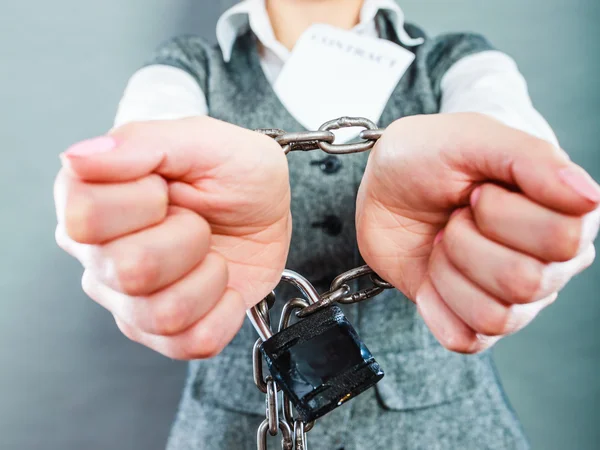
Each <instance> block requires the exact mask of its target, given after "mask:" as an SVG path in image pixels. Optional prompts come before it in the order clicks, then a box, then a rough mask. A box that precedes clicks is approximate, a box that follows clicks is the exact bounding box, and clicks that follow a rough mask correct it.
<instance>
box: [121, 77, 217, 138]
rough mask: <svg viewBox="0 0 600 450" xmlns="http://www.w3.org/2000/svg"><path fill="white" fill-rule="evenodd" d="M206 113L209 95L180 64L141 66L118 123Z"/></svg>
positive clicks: (125, 99)
mask: <svg viewBox="0 0 600 450" xmlns="http://www.w3.org/2000/svg"><path fill="white" fill-rule="evenodd" d="M206 114H208V106H207V103H206V96H205V95H204V93H203V92H202V89H201V88H200V86H199V85H198V83H197V81H196V80H195V79H194V77H192V76H191V75H190V74H189V73H187V72H186V71H184V70H181V69H178V68H176V67H171V66H165V65H153V66H147V67H144V68H143V69H140V70H139V71H137V72H136V73H135V74H134V75H133V76H132V77H131V78H130V80H129V82H128V84H127V88H126V89H125V93H124V94H123V97H122V99H121V101H120V103H119V108H118V111H117V115H116V118H115V123H114V126H115V127H119V126H121V125H124V124H126V123H129V122H137V121H145V120H170V119H181V118H184V117H191V116H203V115H206Z"/></svg>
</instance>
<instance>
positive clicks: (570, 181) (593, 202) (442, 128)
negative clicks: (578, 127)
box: [383, 113, 600, 214]
mask: <svg viewBox="0 0 600 450" xmlns="http://www.w3.org/2000/svg"><path fill="white" fill-rule="evenodd" d="M433 125H434V126H435V129H436V132H435V133H431V127H432V122H431V119H429V120H424V119H423V118H419V117H418V116H416V117H408V118H404V119H400V120H398V121H396V122H394V124H393V125H392V126H391V127H390V130H392V132H389V131H388V132H386V133H387V135H388V136H386V135H385V134H384V136H383V138H384V139H392V140H394V138H395V137H396V138H397V137H398V136H401V137H402V139H396V140H398V143H397V144H396V145H394V143H393V142H392V143H391V146H394V147H397V150H398V151H402V150H403V149H413V150H414V149H421V148H422V149H425V150H427V149H430V148H436V149H441V150H442V151H441V153H440V155H439V159H441V160H442V161H443V163H444V165H445V166H446V167H448V168H449V169H451V170H455V171H457V173H459V174H465V175H466V176H467V179H468V181H470V182H477V181H481V182H485V181H490V180H492V181H498V182H501V183H506V184H509V185H511V186H516V187H518V188H519V190H521V191H523V192H524V193H525V195H526V196H527V197H529V198H531V199H532V200H533V201H535V202H538V203H540V204H542V205H544V206H546V207H548V208H551V209H555V210H557V211H560V212H563V213H566V214H584V213H587V212H590V211H592V210H593V209H595V208H596V207H597V206H598V204H599V202H600V186H598V184H597V183H596V182H595V181H594V180H593V179H592V178H591V177H590V176H589V175H588V174H587V173H586V172H585V170H583V169H582V168H581V167H579V166H577V165H575V164H574V163H573V162H571V161H570V160H569V158H568V157H567V156H566V154H565V152H564V151H562V150H561V149H559V148H557V147H555V146H554V145H552V144H551V143H549V142H547V141H544V140H541V139H538V138H536V137H534V136H532V135H530V134H528V133H525V132H522V131H519V130H517V129H514V128H512V127H509V126H507V125H504V124H502V123H500V122H499V121H496V120H493V119H491V118H490V117H488V116H485V115H483V114H474V113H459V114H443V115H439V116H438V117H437V118H436V123H435V124H433ZM394 130H395V131H394ZM394 150H396V148H394Z"/></svg>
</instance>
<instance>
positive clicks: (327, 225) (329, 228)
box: [312, 215, 344, 236]
mask: <svg viewBox="0 0 600 450" xmlns="http://www.w3.org/2000/svg"><path fill="white" fill-rule="evenodd" d="M312 227H313V228H322V229H323V231H324V232H325V233H326V234H328V235H329V236H338V235H340V234H341V233H342V229H343V228H344V224H343V223H342V221H341V220H340V218H339V217H337V216H331V215H330V216H325V218H324V219H323V220H322V221H321V222H313V223H312Z"/></svg>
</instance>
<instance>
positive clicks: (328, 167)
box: [310, 155, 342, 175]
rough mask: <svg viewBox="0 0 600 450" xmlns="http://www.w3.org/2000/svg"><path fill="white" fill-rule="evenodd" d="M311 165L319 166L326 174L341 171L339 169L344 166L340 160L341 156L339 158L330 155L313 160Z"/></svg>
mask: <svg viewBox="0 0 600 450" xmlns="http://www.w3.org/2000/svg"><path fill="white" fill-rule="evenodd" d="M310 165H311V166H319V169H321V170H322V171H323V172H325V173H326V174H328V175H331V174H333V173H337V172H339V170H340V169H341V168H342V161H340V158H338V157H337V156H333V155H328V156H326V157H325V158H323V159H319V160H317V161H311V163H310Z"/></svg>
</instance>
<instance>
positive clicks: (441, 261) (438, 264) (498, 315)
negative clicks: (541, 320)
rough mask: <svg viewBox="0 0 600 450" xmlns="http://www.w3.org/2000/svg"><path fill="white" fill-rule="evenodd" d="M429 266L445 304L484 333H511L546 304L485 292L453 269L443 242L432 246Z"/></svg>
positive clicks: (527, 321)
mask: <svg viewBox="0 0 600 450" xmlns="http://www.w3.org/2000/svg"><path fill="white" fill-rule="evenodd" d="M429 270H430V277H431V281H432V283H433V286H434V287H435V289H436V291H437V292H438V293H439V294H440V296H441V297H442V299H443V300H444V302H445V303H446V304H447V305H448V307H449V308H450V309H451V310H452V311H453V312H454V313H455V314H456V315H457V316H458V317H460V318H461V319H462V320H463V321H464V322H465V324H467V325H468V326H469V327H470V328H471V329H473V330H474V331H475V332H477V333H480V334H483V335H486V336H505V335H508V334H512V333H514V332H516V331H518V330H520V329H521V328H523V327H524V326H526V325H527V324H528V323H530V322H531V321H532V320H533V319H534V318H535V317H536V316H537V314H538V313H539V312H540V311H541V310H542V309H543V308H545V307H546V306H548V303H547V302H544V301H537V302H533V303H528V304H523V305H519V304H513V305H511V304H507V303H504V302H502V301H501V300H499V299H498V298H495V297H493V296H492V295H490V294H488V293H486V292H485V291H483V290H482V289H480V288H479V287H477V286H476V285H475V284H473V283H472V282H471V281H469V280H468V279H467V278H466V277H465V276H464V275H463V274H462V273H460V272H459V271H458V270H457V269H456V267H455V266H454V265H453V264H452V263H451V262H450V260H449V259H448V257H447V256H446V253H445V252H444V250H443V246H442V245H437V246H436V247H435V248H434V250H433V253H432V255H431V261H430V265H429Z"/></svg>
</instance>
